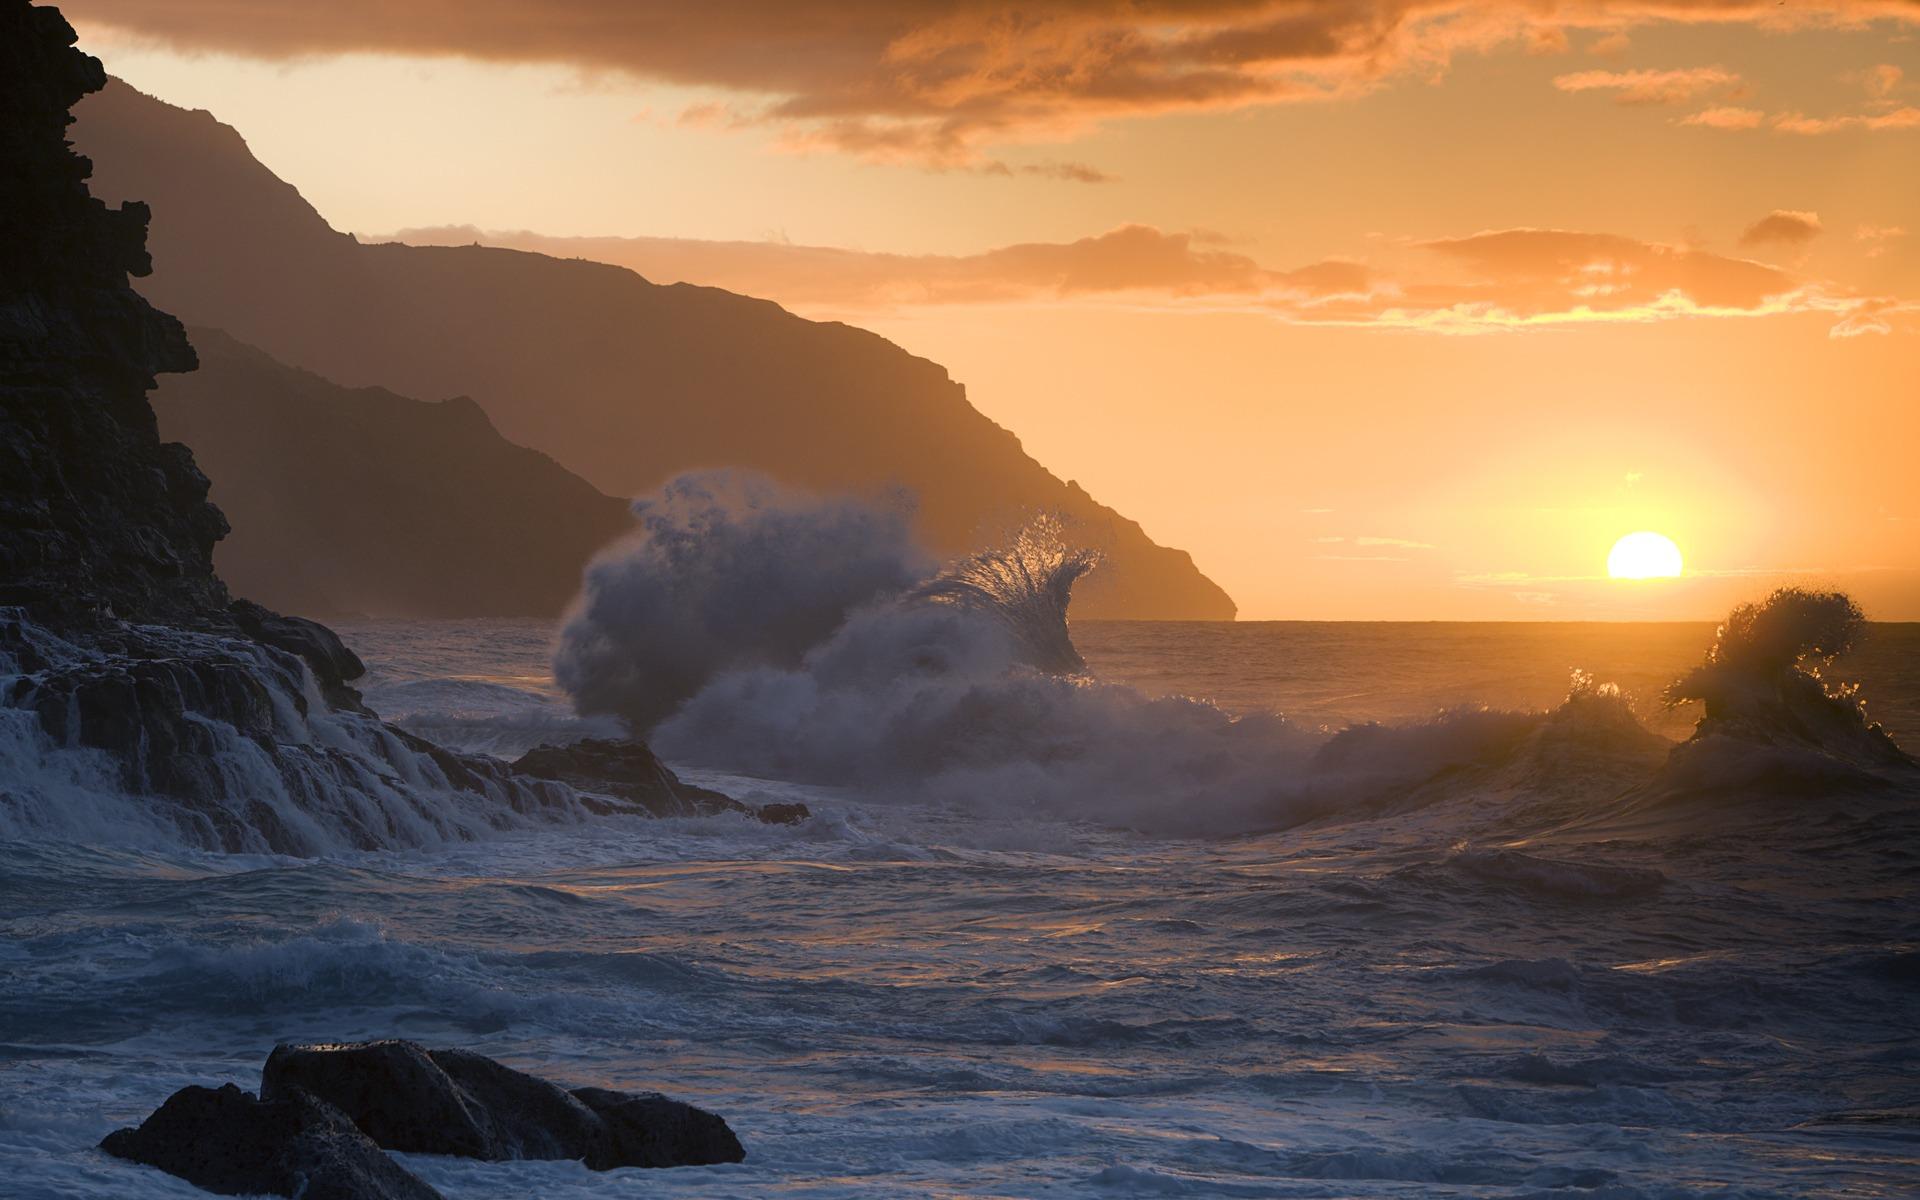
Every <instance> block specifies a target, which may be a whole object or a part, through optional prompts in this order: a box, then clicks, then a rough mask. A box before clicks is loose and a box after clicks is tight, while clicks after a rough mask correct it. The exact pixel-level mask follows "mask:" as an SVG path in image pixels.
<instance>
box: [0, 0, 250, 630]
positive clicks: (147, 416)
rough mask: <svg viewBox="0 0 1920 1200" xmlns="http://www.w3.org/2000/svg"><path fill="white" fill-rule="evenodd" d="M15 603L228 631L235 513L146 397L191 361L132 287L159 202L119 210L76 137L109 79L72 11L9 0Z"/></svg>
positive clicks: (10, 561)
mask: <svg viewBox="0 0 1920 1200" xmlns="http://www.w3.org/2000/svg"><path fill="white" fill-rule="evenodd" d="M0 20H3V21H4V31H3V32H0V117H3V118H4V124H0V529H4V536H0V604H9V605H20V606H24V607H25V608H26V609H27V610H28V611H29V612H30V613H32V614H33V615H34V616H35V617H36V618H38V619H42V620H61V621H64V622H70V623H84V622H87V621H90V620H92V619H95V618H97V617H102V616H105V617H112V616H120V617H126V618H139V619H145V620H176V621H179V620H188V621H194V622H196V623H206V622H209V621H212V622H215V623H221V622H222V621H223V617H222V616H221V614H224V612H225V609H226V605H227V595H226V591H225V589H224V588H223V587H221V585H220V581H219V580H218V579H216V578H214V575H213V564H212V552H213V544H214V542H215V541H217V540H218V539H219V537H220V535H221V534H222V533H224V532H225V531H226V522H225V521H224V520H223V519H222V518H221V516H220V513H219V511H218V510H217V509H215V508H213V507H212V506H211V505H210V504H208V503H207V480H206V477H205V476H203V475H202V474H201V473H200V472H199V471H198V470H197V469H196V468H195V467H194V465H193V457H192V455H191V454H189V453H188V452H187V450H186V449H185V448H184V447H181V446H178V445H164V444H162V443H161V441H160V438H159V434H158V432H157V430H156V429H155V426H154V419H153V413H152V411H151V410H150V409H148V407H147V403H146V392H147V389H148V388H150V387H152V386H153V382H154V377H155V376H156V375H158V374H159V373H161V372H163V371H191V370H192V369H193V366H194V355H193V349H192V347H191V346H189V345H188V344H187V338H186V333H185V331H184V330H182V329H181V327H180V323H179V322H178V321H176V320H174V319H173V318H172V317H170V316H167V315H166V314H165V313H161V312H157V311H155V310H154V309H153V307H152V306H150V305H149V304H148V303H147V302H146V301H145V300H143V299H141V298H140V296H139V295H138V294H137V293H135V292H134V291H133V290H132V289H131V288H130V287H128V286H127V276H128V275H129V274H135V275H141V274H145V273H146V271H147V269H148V265H149V264H148V259H147V254H146V251H145V249H144V247H143V238H144V236H145V233H146V226H147V208H146V206H145V205H143V204H139V203H137V202H135V203H128V204H125V205H123V206H121V207H119V208H117V209H112V208H108V207H107V206H106V205H105V204H103V203H101V202H100V201H99V200H97V199H94V198H93V197H92V196H90V195H89V194H88V191H87V184H86V179H87V174H88V163H87V161H86V160H85V159H84V158H80V157H77V156H75V155H74V154H72V153H71V152H70V151H69V150H68V149H67V146H66V140H65V139H66V133H65V131H66V127H67V124H68V122H69V120H70V118H69V117H68V115H67V110H68V108H69V106H71V105H72V104H73V102H74V101H76V100H78V99H79V98H80V97H81V96H82V95H85V94H86V93H87V92H90V91H93V90H96V89H97V88H99V87H100V86H101V85H102V83H104V82H105V75H104V73H103V72H102V70H101V67H100V63H99V61H98V60H96V59H92V58H88V57H87V56H86V55H83V54H81V53H79V52H78V51H76V50H73V49H72V48H71V43H72V41H73V34H72V31H71V30H70V29H68V27H67V25H66V23H65V21H63V20H62V19H61V16H60V14H59V12H58V11H56V10H53V9H44V8H29V7H28V6H27V5H26V4H24V3H16V2H14V0H8V3H6V4H5V5H4V7H0Z"/></svg>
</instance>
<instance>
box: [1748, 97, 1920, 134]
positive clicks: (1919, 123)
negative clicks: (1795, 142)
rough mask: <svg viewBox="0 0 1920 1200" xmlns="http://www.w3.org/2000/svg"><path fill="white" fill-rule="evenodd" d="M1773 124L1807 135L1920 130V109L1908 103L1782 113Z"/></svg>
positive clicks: (1785, 130)
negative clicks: (1822, 113) (1826, 113)
mask: <svg viewBox="0 0 1920 1200" xmlns="http://www.w3.org/2000/svg"><path fill="white" fill-rule="evenodd" d="M1773 127H1774V128H1775V129H1776V130H1778V131H1780V132H1781V133H1797V134H1802V135H1805V136H1807V137H1818V136H1820V135H1821V134H1827V133H1841V132H1843V131H1847V130H1859V131H1863V132H1867V133H1884V132H1887V131H1890V130H1914V129H1920V108H1915V107H1913V106H1912V105H1910V104H1909V105H1902V106H1901V107H1899V108H1895V109H1890V110H1888V111H1886V112H1879V113H1848V114H1844V115H1841V116H1836V117H1809V116H1806V115H1805V114H1803V113H1798V112H1790V113H1782V114H1781V115H1779V116H1777V117H1775V118H1774V119H1773Z"/></svg>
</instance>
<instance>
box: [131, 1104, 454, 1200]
mask: <svg viewBox="0 0 1920 1200" xmlns="http://www.w3.org/2000/svg"><path fill="white" fill-rule="evenodd" d="M100 1148H101V1149H102V1150H105V1151H106V1152H107V1153H108V1154H111V1155H113V1156H114V1157H115V1158H124V1159H127V1160H128V1161H130V1162H137V1163H145V1164H146V1165H148V1166H151V1167H158V1168H160V1169H161V1170H162V1171H165V1172H166V1173H167V1174H169V1175H177V1176H179V1177H180V1178H182V1179H184V1180H186V1181H187V1182H188V1183H191V1184H193V1185H194V1186H196V1187H200V1188H204V1189H206V1190H207V1191H209V1192H217V1193H219V1194H220V1195H223V1196H257V1195H269V1196H289V1197H298V1198H299V1200H440V1193H439V1192H438V1191H436V1190H434V1189H433V1188H432V1187H430V1186H428V1185H427V1184H426V1183H425V1182H424V1181H422V1180H421V1179H420V1178H419V1177H418V1176H416V1175H414V1174H413V1173H412V1172H410V1171H408V1170H407V1169H406V1168H405V1167H403V1166H401V1165H400V1164H399V1163H397V1162H395V1161H394V1160H393V1159H391V1158H389V1157H388V1156H387V1154H386V1152H385V1151H383V1150H381V1149H380V1147H379V1146H377V1145H375V1144H374V1142H373V1139H371V1138H369V1137H368V1136H367V1135H366V1134H364V1133H362V1132H361V1131H360V1130H359V1129H357V1128H355V1127H354V1124H353V1122H352V1121H350V1120H348V1119H347V1118H346V1117H345V1116H344V1115H342V1114H341V1113H340V1111H339V1110H338V1109H336V1108H334V1107H333V1106H332V1105H329V1104H327V1103H325V1102H324V1101H321V1100H316V1099H315V1098H314V1097H312V1096H310V1095H308V1094H306V1093H305V1092H301V1091H297V1090H290V1091H288V1092H287V1093H286V1094H284V1095H282V1096H280V1097H278V1098H275V1099H271V1100H261V1099H258V1098H256V1097H255V1096H254V1095H253V1093H251V1092H244V1091H241V1090H240V1089H239V1088H237V1087H235V1086H234V1085H233V1084H231V1083H229V1084H227V1085H226V1086H224V1087H220V1088H206V1087H185V1088H181V1089H180V1090H179V1091H177V1092H175V1093H174V1094H173V1095H172V1096H170V1097H168V1098H167V1102H166V1103H165V1104H162V1105H161V1106H160V1107H159V1108H158V1109H156V1110H155V1111H154V1113H153V1115H152V1116H150V1117H148V1118H147V1119H146V1120H145V1121H142V1122H141V1123H140V1125H139V1127H138V1128H135V1129H121V1130H117V1131H115V1132H113V1133H110V1134H108V1135H107V1137H106V1140H105V1141H103V1142H101V1143H100Z"/></svg>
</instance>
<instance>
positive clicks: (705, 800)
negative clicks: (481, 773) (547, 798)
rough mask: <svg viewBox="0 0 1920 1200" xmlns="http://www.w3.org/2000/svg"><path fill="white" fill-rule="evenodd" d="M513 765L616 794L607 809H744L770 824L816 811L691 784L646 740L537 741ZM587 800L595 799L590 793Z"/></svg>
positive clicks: (692, 813)
mask: <svg viewBox="0 0 1920 1200" xmlns="http://www.w3.org/2000/svg"><path fill="white" fill-rule="evenodd" d="M513 769H514V770H515V771H517V772H519V773H520V774H522V775H527V776H531V777H533V778H535V779H551V780H556V781H558V782H561V783H565V784H568V785H570V786H572V787H573V788H575V789H577V790H579V791H582V792H590V793H594V794H597V795H602V796H612V797H616V798H617V799H618V800H621V801H624V802H625V804H624V805H617V804H607V805H605V808H606V811H608V812H621V811H627V812H632V811H639V812H644V813H646V814H647V815H650V816H655V817H703V816H713V815H715V814H719V813H730V812H731V813H741V814H744V815H746V816H751V817H756V818H758V819H759V820H762V821H765V822H767V823H768V824H770V825H795V824H798V823H800V822H801V821H804V820H806V819H807V818H808V817H810V816H812V815H813V813H812V812H811V811H810V810H809V809H808V808H807V806H806V805H804V804H798V803H792V804H769V805H766V806H764V807H761V808H755V807H753V806H752V805H749V804H742V803H741V802H740V801H738V800H735V799H733V798H732V797H731V796H726V795H722V794H721V793H719V792H716V791H714V790H712V789H711V788H703V787H698V786H696V785H694V784H691V783H686V782H684V781H683V780H681V779H680V777H679V776H677V775H675V774H674V773H673V772H672V771H671V770H670V769H668V767H667V764H665V763H663V762H661V761H660V759H659V757H658V756H657V755H655V754H654V752H653V751H652V750H650V749H648V748H647V745H646V743H644V742H636V741H616V740H613V739H610V738H588V739H587V740H585V741H579V742H574V743H573V744H571V745H567V746H551V745H549V746H535V747H534V748H533V749H531V750H529V751H527V752H526V753H525V754H523V755H521V756H520V758H519V759H518V760H516V761H515V762H514V764H513ZM585 802H587V803H594V801H593V800H592V798H591V797H586V798H585Z"/></svg>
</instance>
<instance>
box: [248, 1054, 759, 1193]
mask: <svg viewBox="0 0 1920 1200" xmlns="http://www.w3.org/2000/svg"><path fill="white" fill-rule="evenodd" d="M300 1092H309V1093H311V1094H313V1095H314V1096H317V1097H320V1098H321V1099H323V1100H325V1101H327V1102H328V1103H330V1104H332V1105H334V1106H335V1107H337V1108H339V1109H340V1111H342V1112H344V1113H345V1114H346V1115H347V1116H348V1117H349V1118H350V1119H351V1120H352V1121H353V1122H354V1124H355V1125H357V1126H358V1127H359V1128H360V1130H361V1131H362V1132H364V1133H365V1134H366V1135H367V1136H368V1137H370V1138H372V1139H373V1140H374V1141H375V1142H376V1143H378V1144H379V1145H381V1146H384V1147H386V1148H387V1149H390V1150H401V1151H407V1152H411V1153H419V1154H454V1155H459V1156H462V1157H465V1158H478V1159H486V1160H490V1161H498V1160H504V1159H519V1158H532V1159H560V1158H572V1159H580V1160H583V1161H584V1162H585V1163H586V1165H587V1166H589V1167H591V1168H592V1169H594V1170H596V1171H604V1170H608V1169H611V1168H613V1167H674V1166H696V1165H707V1164H712V1163H723V1162H739V1161H741V1160H742V1159H744V1158H745V1157H746V1152H745V1151H744V1150H743V1149H742V1148H741V1146H740V1142H739V1139H738V1138H736V1137H735V1136H734V1134H733V1131H732V1130H731V1129H730V1128H728V1127H727V1123H726V1122H725V1121H724V1120H722V1119H721V1118H720V1117H718V1116H715V1115H714V1114H713V1113H709V1112H706V1111H704V1110H702V1109H698V1108H695V1107H693V1106H692V1105H689V1104H683V1103H681V1102H679V1101H676V1100H670V1099H668V1098H667V1097H665V1096H661V1095H657V1094H639V1095H633V1094H628V1093H625V1092H615V1091H608V1090H606V1089H603V1088H582V1089H580V1090H578V1091H576V1092H569V1091H567V1090H566V1089H564V1088H561V1087H559V1086H558V1085H556V1084H553V1083H549V1082H547V1081H546V1080H544V1079H538V1078H536V1077H534V1076H532V1075H527V1074H525V1073H523V1072H520V1071H515V1070H513V1069H512V1068H510V1067H505V1066H502V1065H501V1064H499V1063H497V1062H494V1061H493V1060H492V1059H490V1058H486V1057H483V1056H481V1055H478V1054H472V1053H469V1052H467V1051H464V1050H428V1049H426V1048H425V1047H422V1046H419V1045H417V1044H415V1043H413V1042H405V1041H382V1042H360V1043H354V1044H347V1045H311V1046H276V1047H275V1048H274V1051H273V1054H272V1056H271V1057H269V1058H268V1059H267V1065H266V1070H265V1071H264V1072H263V1073H262V1076H261V1094H262V1095H264V1096H268V1097H278V1096H282V1095H292V1094H298V1093H300Z"/></svg>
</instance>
